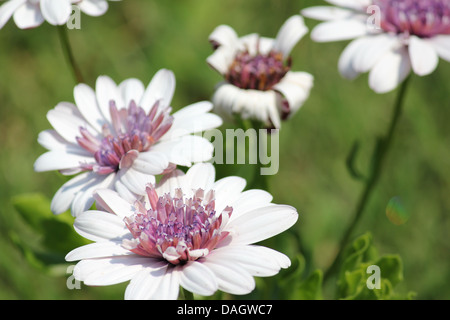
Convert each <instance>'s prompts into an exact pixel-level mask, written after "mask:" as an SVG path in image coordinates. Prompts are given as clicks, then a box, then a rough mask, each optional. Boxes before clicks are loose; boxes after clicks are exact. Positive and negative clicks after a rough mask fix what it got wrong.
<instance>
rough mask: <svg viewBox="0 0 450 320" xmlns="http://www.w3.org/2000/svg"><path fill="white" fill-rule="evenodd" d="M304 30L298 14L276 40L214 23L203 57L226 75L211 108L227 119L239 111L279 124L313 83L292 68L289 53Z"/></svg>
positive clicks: (241, 114)
mask: <svg viewBox="0 0 450 320" xmlns="http://www.w3.org/2000/svg"><path fill="white" fill-rule="evenodd" d="M307 32H308V29H307V28H306V26H305V24H304V22H303V18H302V17H300V16H298V15H296V16H293V17H291V18H289V19H288V20H287V21H286V22H285V23H284V24H283V26H282V27H281V29H280V31H279V32H278V35H277V37H276V39H271V38H265V37H260V36H259V35H258V34H249V35H247V36H244V37H241V38H239V37H238V36H237V34H236V32H235V31H234V30H233V29H232V28H231V27H230V26H227V25H220V26H218V27H217V28H216V29H215V30H214V31H213V32H212V33H211V35H210V36H209V40H210V42H211V43H212V44H213V46H214V48H215V49H216V50H215V52H214V53H213V54H212V55H210V56H209V57H208V58H207V62H208V64H209V65H210V66H211V67H212V68H214V69H215V70H216V71H218V72H219V73H220V74H221V75H222V76H223V77H224V79H225V81H223V82H221V83H219V84H218V86H217V87H216V90H215V93H214V96H213V98H212V100H213V103H214V108H215V111H216V112H217V113H218V114H220V115H222V116H223V117H227V118H229V119H232V118H233V115H234V114H239V115H240V116H241V117H242V118H243V119H254V120H258V121H260V122H262V123H264V124H265V125H266V126H268V127H275V128H280V126H281V120H284V119H287V118H288V117H289V116H291V115H293V114H294V113H295V112H296V111H297V110H298V109H299V108H300V107H301V106H302V104H303V103H304V101H305V100H306V99H307V98H308V96H309V91H310V89H311V88H312V85H313V77H312V76H311V75H310V74H309V73H306V72H293V71H290V70H291V57H290V56H289V55H290V52H291V50H292V48H293V47H294V46H295V45H296V44H297V42H298V41H299V40H300V39H301V38H302V37H303V36H304V35H305V34H306V33H307Z"/></svg>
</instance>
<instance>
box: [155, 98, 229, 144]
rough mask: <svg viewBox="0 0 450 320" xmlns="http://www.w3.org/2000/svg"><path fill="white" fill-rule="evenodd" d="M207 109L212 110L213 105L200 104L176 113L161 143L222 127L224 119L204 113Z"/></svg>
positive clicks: (208, 103)
mask: <svg viewBox="0 0 450 320" xmlns="http://www.w3.org/2000/svg"><path fill="white" fill-rule="evenodd" d="M206 108H209V109H212V104H211V103H210V102H206V101H205V102H198V103H195V104H192V105H189V106H187V107H184V108H183V109H181V110H180V111H178V112H175V113H174V114H173V118H174V119H173V123H172V127H171V128H170V129H169V130H168V131H167V132H166V133H165V134H164V136H162V137H161V139H160V141H167V140H172V139H174V138H177V137H180V136H184V135H188V134H191V133H196V132H202V131H206V130H210V129H214V128H217V127H220V126H221V125H222V119H221V118H220V117H219V116H217V115H215V114H213V113H208V112H207V111H203V110H206Z"/></svg>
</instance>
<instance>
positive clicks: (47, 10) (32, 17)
mask: <svg viewBox="0 0 450 320" xmlns="http://www.w3.org/2000/svg"><path fill="white" fill-rule="evenodd" d="M110 1H116V0H110ZM73 5H75V6H77V7H78V8H79V9H80V10H81V11H83V12H84V13H86V14H88V15H90V16H100V15H103V14H104V13H105V12H106V11H107V10H108V1H107V0H8V1H6V3H4V4H3V5H2V6H1V7H0V29H1V28H3V26H4V25H5V24H6V23H7V22H8V20H9V19H10V18H11V17H13V19H14V22H15V23H16V25H17V26H18V27H19V28H20V29H29V28H35V27H37V26H40V25H41V24H42V23H43V22H44V20H45V21H47V22H48V23H50V24H52V25H63V24H65V23H66V22H67V21H68V20H69V18H70V15H71V14H72V6H73Z"/></svg>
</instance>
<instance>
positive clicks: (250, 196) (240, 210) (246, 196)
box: [230, 189, 273, 221]
mask: <svg viewBox="0 0 450 320" xmlns="http://www.w3.org/2000/svg"><path fill="white" fill-rule="evenodd" d="M272 199H273V197H272V195H271V194H270V193H269V192H267V191H264V190H257V189H252V190H247V191H244V192H242V193H241V194H239V196H238V197H237V198H236V199H235V200H234V201H233V202H231V203H230V205H231V206H232V207H233V213H232V214H231V217H230V221H231V220H233V219H236V218H237V217H239V216H240V215H242V214H245V213H246V212H248V211H251V210H254V209H257V208H261V207H265V206H267V205H268V204H270V203H271V202H272Z"/></svg>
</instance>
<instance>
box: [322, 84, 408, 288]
mask: <svg viewBox="0 0 450 320" xmlns="http://www.w3.org/2000/svg"><path fill="white" fill-rule="evenodd" d="M409 78H410V77H408V78H407V79H406V80H405V81H404V82H403V83H402V85H401V87H400V89H399V91H398V94H397V99H396V101H395V107H394V112H393V115H392V119H391V124H390V126H389V129H388V132H387V134H386V136H385V137H383V138H382V139H380V140H379V141H378V144H377V147H376V149H375V152H374V155H373V162H372V170H371V172H370V175H369V177H368V178H367V180H366V186H365V188H364V191H363V193H362V195H361V198H360V199H359V202H358V205H357V207H356V210H355V214H354V218H353V220H352V221H351V223H350V225H349V226H348V228H347V230H346V231H345V233H344V236H343V237H342V239H341V242H340V246H339V252H338V254H337V255H336V257H335V259H334V261H333V263H332V264H331V266H330V268H329V269H328V270H327V272H325V275H324V282H325V281H326V280H327V279H328V278H329V277H330V276H331V275H333V274H334V273H335V272H336V269H337V266H338V265H339V263H340V262H341V259H342V255H343V252H344V249H345V248H346V246H347V244H348V241H349V240H350V237H351V236H352V234H353V231H354V230H355V228H356V226H357V224H358V222H359V221H360V220H361V217H362V215H363V212H364V209H365V208H366V206H367V203H368V202H369V199H370V196H371V194H372V192H373V190H374V188H375V186H376V184H377V182H378V180H379V178H380V174H381V171H382V170H381V169H382V166H383V163H384V160H385V158H386V154H387V152H388V150H389V147H390V146H391V144H392V140H393V136H394V132H395V128H396V127H397V124H398V120H399V118H400V115H401V112H402V106H403V102H404V98H405V93H406V88H407V86H408V83H409Z"/></svg>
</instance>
